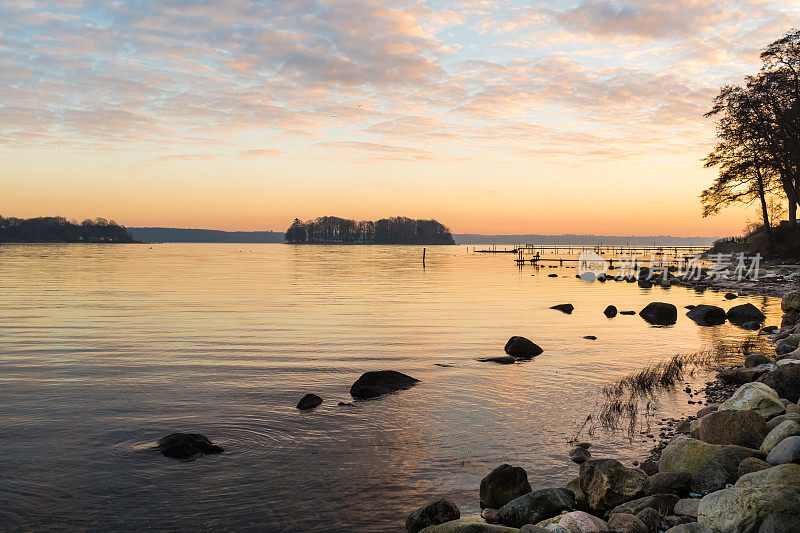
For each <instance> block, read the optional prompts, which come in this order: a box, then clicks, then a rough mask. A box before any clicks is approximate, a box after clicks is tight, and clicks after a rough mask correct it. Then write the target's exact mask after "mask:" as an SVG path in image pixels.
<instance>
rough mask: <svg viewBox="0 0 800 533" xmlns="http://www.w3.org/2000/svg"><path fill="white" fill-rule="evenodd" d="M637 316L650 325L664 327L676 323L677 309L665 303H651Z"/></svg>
mask: <svg viewBox="0 0 800 533" xmlns="http://www.w3.org/2000/svg"><path fill="white" fill-rule="evenodd" d="M639 315H640V316H641V317H642V318H644V319H645V320H646V321H647V322H649V323H650V324H655V325H663V326H666V325H670V324H674V323H675V322H677V321H678V308H677V307H675V306H674V305H672V304H669V303H665V302H651V303H649V304H647V306H645V308H644V309H642V310H641V311H639Z"/></svg>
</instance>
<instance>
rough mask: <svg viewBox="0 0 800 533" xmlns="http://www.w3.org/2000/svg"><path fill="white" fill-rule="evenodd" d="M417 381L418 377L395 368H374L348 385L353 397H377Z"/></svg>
mask: <svg viewBox="0 0 800 533" xmlns="http://www.w3.org/2000/svg"><path fill="white" fill-rule="evenodd" d="M417 383H419V380H418V379H414V378H412V377H411V376H407V375H406V374H403V373H401V372H397V371H395V370H375V371H371V372H364V373H363V374H361V377H360V378H358V379H357V380H356V382H355V383H353V385H352V386H351V387H350V395H351V396H352V397H353V398H358V399H368V398H377V397H378V396H383V395H384V394H388V393H390V392H395V391H399V390H405V389H410V388H411V387H413V386H414V385H416V384H417Z"/></svg>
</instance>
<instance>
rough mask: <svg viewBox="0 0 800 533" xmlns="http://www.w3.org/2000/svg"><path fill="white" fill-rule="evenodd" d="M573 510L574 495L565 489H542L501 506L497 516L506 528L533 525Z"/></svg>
mask: <svg viewBox="0 0 800 533" xmlns="http://www.w3.org/2000/svg"><path fill="white" fill-rule="evenodd" d="M574 508H575V495H574V494H573V493H572V491H569V490H567V489H542V490H536V491H533V492H529V493H528V494H525V495H524V496H520V497H519V498H517V499H515V500H512V501H510V502H508V503H507V504H505V505H504V506H502V507H501V508H500V509H499V510H498V511H497V514H498V516H499V517H500V521H501V522H502V523H504V524H506V525H507V526H511V527H522V526H524V525H525V524H535V523H537V522H540V521H542V520H544V519H546V518H550V517H553V516H556V515H558V514H559V513H561V511H571V510H572V509H574Z"/></svg>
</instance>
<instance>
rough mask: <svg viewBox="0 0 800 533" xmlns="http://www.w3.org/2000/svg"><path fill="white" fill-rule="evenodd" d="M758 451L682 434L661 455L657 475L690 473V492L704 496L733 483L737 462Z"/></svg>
mask: <svg viewBox="0 0 800 533" xmlns="http://www.w3.org/2000/svg"><path fill="white" fill-rule="evenodd" d="M760 455H761V452H759V451H758V450H752V449H750V448H744V447H742V446H734V445H729V444H708V443H707V442H703V441H701V440H697V439H693V438H691V437H687V436H685V435H679V436H677V437H675V438H674V439H672V440H671V441H670V443H669V444H668V445H667V447H666V448H664V450H663V451H662V452H661V459H660V460H659V462H658V469H659V471H660V472H689V475H690V476H691V479H690V481H689V490H691V491H692V492H694V493H697V494H706V493H708V492H712V491H715V490H719V489H721V488H723V487H725V485H727V484H728V483H734V482H736V479H737V478H738V472H739V463H741V462H742V460H743V459H745V458H746V457H759V456H760Z"/></svg>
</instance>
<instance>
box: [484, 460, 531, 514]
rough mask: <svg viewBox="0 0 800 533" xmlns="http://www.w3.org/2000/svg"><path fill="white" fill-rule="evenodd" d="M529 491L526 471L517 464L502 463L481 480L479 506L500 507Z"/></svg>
mask: <svg viewBox="0 0 800 533" xmlns="http://www.w3.org/2000/svg"><path fill="white" fill-rule="evenodd" d="M530 491H531V484H530V483H528V473H527V472H525V469H524V468H522V467H519V466H511V465H509V464H502V465H500V466H498V467H497V468H495V469H494V470H492V471H491V472H490V473H489V474H488V475H487V476H486V477H485V478H483V479H482V480H481V486H480V503H481V508H484V507H491V508H492V509H500V508H501V507H502V506H504V505H505V504H507V503H508V502H510V501H512V500H515V499H517V498H519V497H520V496H522V495H523V494H527V493H529V492H530Z"/></svg>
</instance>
